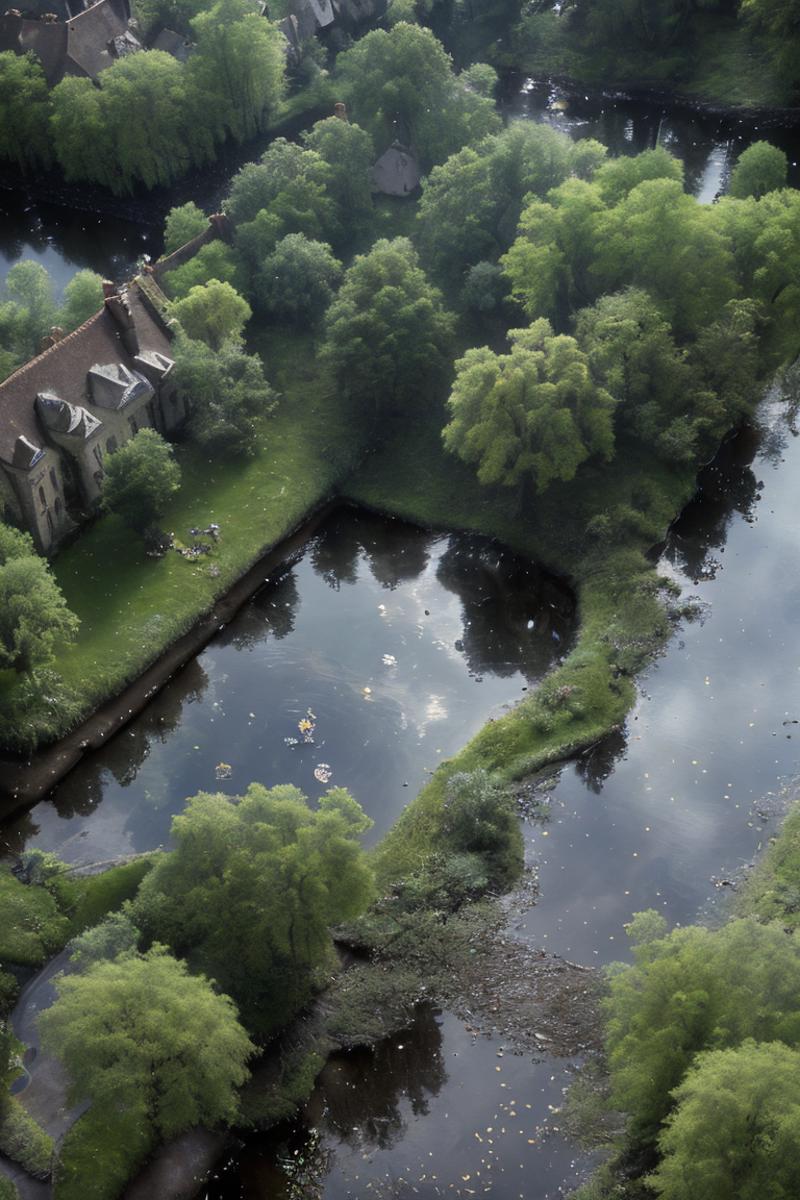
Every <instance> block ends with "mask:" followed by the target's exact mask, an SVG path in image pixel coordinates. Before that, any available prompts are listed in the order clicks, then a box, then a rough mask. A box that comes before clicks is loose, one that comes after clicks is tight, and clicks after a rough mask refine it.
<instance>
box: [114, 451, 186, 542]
mask: <svg viewBox="0 0 800 1200" xmlns="http://www.w3.org/2000/svg"><path fill="white" fill-rule="evenodd" d="M105 470H106V477H105V482H104V484H103V507H104V509H105V510H106V511H107V512H113V513H118V514H119V516H121V517H122V519H123V521H125V523H126V524H127V525H130V526H131V528H132V529H135V530H137V532H139V533H144V532H145V531H146V530H147V529H148V527H149V526H151V525H152V524H153V523H154V521H155V520H156V519H157V518H158V517H160V516H161V514H162V513H163V512H164V510H165V508H166V507H167V505H168V504H169V501H170V500H171V499H172V497H173V496H174V495H175V493H176V492H177V490H178V488H179V487H180V481H181V472H180V467H179V466H178V464H177V463H176V462H175V458H174V456H173V452H172V447H171V446H170V445H168V443H167V442H165V441H164V439H163V438H162V437H161V436H160V434H158V433H156V431H155V430H154V429H140V430H139V432H138V433H137V434H136V435H135V436H134V437H132V438H131V440H130V441H129V442H126V443H125V445H124V446H120V448H119V450H115V451H114V453H113V454H109V455H108V456H107V457H106V460H105Z"/></svg>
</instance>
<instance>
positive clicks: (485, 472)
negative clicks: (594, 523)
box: [442, 319, 614, 492]
mask: <svg viewBox="0 0 800 1200" xmlns="http://www.w3.org/2000/svg"><path fill="white" fill-rule="evenodd" d="M508 338H509V342H510V344H511V351H510V353H509V354H496V353H495V352H494V351H493V350H490V349H489V347H488V346H484V347H482V348H480V349H472V350H468V351H467V353H466V354H465V355H464V357H463V358H460V359H459V360H458V361H457V362H456V378H455V382H454V384H453V390H452V393H451V395H450V399H449V400H448V402H447V403H448V408H449V410H450V416H451V419H450V423H449V424H448V425H446V426H445V428H444V430H443V433H442V437H443V439H444V444H445V448H446V449H447V450H449V451H450V452H451V453H454V454H457V455H458V456H459V458H461V459H463V460H464V462H467V463H472V464H474V465H475V466H476V469H477V474H478V479H479V480H480V482H481V483H484V484H501V485H503V486H506V487H520V486H522V487H527V486H530V485H532V486H533V487H534V488H535V490H536V491H538V492H543V491H544V490H545V489H546V488H547V487H548V486H549V485H550V484H551V483H552V482H553V481H554V480H556V479H562V480H566V479H572V478H573V477H574V475H575V472H576V471H577V469H578V467H579V466H580V464H581V463H582V462H584V461H585V460H586V459H587V458H589V457H590V455H593V454H598V455H600V456H601V457H603V458H605V459H610V458H611V457H612V455H613V452H614V434H613V426H612V413H613V409H614V400H613V399H612V397H611V396H610V395H609V394H608V392H607V391H605V389H603V388H601V387H598V386H597V384H596V383H595V382H594V380H593V379H592V376H591V373H590V370H589V362H588V359H587V357H586V355H585V354H584V353H583V351H581V349H580V348H579V346H578V343H577V342H576V341H575V339H574V338H571V337H567V336H565V335H561V336H556V335H554V333H553V330H552V327H551V325H550V323H549V322H548V321H546V320H544V319H542V320H539V321H536V322H535V323H534V324H533V325H531V326H530V328H529V329H514V330H511V332H510V333H509V335H508Z"/></svg>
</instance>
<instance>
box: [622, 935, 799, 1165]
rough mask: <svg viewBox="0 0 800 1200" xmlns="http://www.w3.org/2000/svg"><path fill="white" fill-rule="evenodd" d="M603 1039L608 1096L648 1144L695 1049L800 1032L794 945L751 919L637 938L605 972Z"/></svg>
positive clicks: (789, 1039)
mask: <svg viewBox="0 0 800 1200" xmlns="http://www.w3.org/2000/svg"><path fill="white" fill-rule="evenodd" d="M609 986H610V996H609V999H608V1001H607V1014H608V1025H607V1035H606V1048H607V1053H608V1061H609V1066H610V1069H611V1078H612V1085H613V1092H612V1099H613V1101H614V1103H615V1104H616V1106H617V1107H618V1108H621V1109H623V1110H624V1111H626V1112H628V1113H630V1114H631V1124H630V1131H631V1134H632V1136H633V1138H634V1139H635V1141H636V1142H638V1143H645V1144H649V1143H651V1142H653V1141H654V1139H655V1138H656V1136H657V1134H658V1131H659V1127H660V1126H661V1124H662V1122H663V1121H664V1119H665V1118H666V1116H667V1115H668V1113H669V1111H670V1108H671V1105H672V1102H671V1100H670V1093H671V1092H672V1091H673V1089H674V1088H676V1087H677V1086H678V1085H679V1084H680V1082H681V1080H682V1079H683V1077H684V1074H685V1073H686V1071H687V1069H688V1068H689V1066H690V1065H691V1063H692V1061H693V1059H694V1057H695V1055H697V1054H698V1053H700V1052H701V1051H703V1050H712V1049H726V1048H728V1047H732V1046H737V1045H739V1044H740V1043H741V1042H742V1041H744V1039H745V1038H747V1037H757V1038H758V1039H759V1040H761V1041H774V1040H782V1041H785V1042H786V1043H787V1045H794V1044H796V1043H797V1042H798V1041H799V1040H800V1014H799V1013H798V1009H797V995H798V987H800V946H799V945H798V943H797V941H796V940H795V939H793V938H790V937H788V936H787V935H786V934H785V933H784V932H783V931H782V930H780V929H777V928H775V927H771V926H763V925H759V924H757V923H756V922H755V921H751V920H736V921H731V922H730V923H729V924H727V925H725V926H724V927H723V928H722V929H720V930H717V931H715V932H711V931H709V930H707V929H703V928H700V927H698V926H689V927H687V928H685V929H676V930H674V931H673V932H672V933H671V934H669V936H668V937H665V938H661V939H656V940H645V941H642V942H641V943H640V944H639V945H637V946H636V947H635V949H634V964H633V965H632V966H630V967H626V968H624V969H623V970H622V971H620V973H618V974H616V975H614V976H613V977H612V978H611V980H610V985H609Z"/></svg>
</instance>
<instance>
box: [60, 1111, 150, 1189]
mask: <svg viewBox="0 0 800 1200" xmlns="http://www.w3.org/2000/svg"><path fill="white" fill-rule="evenodd" d="M154 1145H155V1140H154V1136H153V1132H152V1128H151V1126H150V1125H149V1124H148V1123H147V1122H144V1121H140V1120H138V1119H137V1117H135V1116H134V1117H131V1116H130V1115H127V1116H126V1114H124V1113H118V1112H113V1111H111V1110H109V1109H108V1108H102V1109H99V1110H95V1109H93V1108H90V1109H89V1111H88V1112H87V1113H84V1115H83V1116H82V1117H80V1118H79V1120H77V1121H76V1122H75V1124H74V1125H73V1126H72V1128H71V1129H70V1130H69V1131H68V1132H67V1134H66V1137H65V1138H64V1141H63V1142H62V1143H61V1150H60V1153H59V1156H58V1161H57V1163H56V1168H55V1172H54V1175H53V1200H118V1198H119V1196H121V1195H122V1190H123V1188H124V1186H125V1184H126V1183H127V1182H128V1180H129V1179H131V1178H132V1177H133V1176H134V1175H135V1173H136V1172H137V1171H138V1169H139V1167H140V1166H141V1165H142V1163H143V1162H144V1161H145V1159H146V1158H147V1156H148V1155H149V1154H150V1153H151V1151H152V1150H153V1147H154Z"/></svg>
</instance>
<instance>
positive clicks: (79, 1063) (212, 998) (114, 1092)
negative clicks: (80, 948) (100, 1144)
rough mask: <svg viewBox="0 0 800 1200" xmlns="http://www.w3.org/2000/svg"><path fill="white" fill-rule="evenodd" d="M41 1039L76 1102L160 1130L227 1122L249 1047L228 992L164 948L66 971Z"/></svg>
mask: <svg viewBox="0 0 800 1200" xmlns="http://www.w3.org/2000/svg"><path fill="white" fill-rule="evenodd" d="M56 991H57V993H58V996H57V999H56V1000H55V1002H54V1003H53V1005H52V1006H51V1007H50V1008H48V1009H46V1010H45V1011H44V1012H42V1013H41V1015H40V1017H39V1027H40V1030H41V1036H42V1043H43V1045H44V1046H45V1047H46V1049H47V1050H48V1052H50V1053H52V1054H55V1055H56V1056H57V1057H58V1058H59V1059H60V1060H61V1062H62V1063H63V1064H64V1066H65V1068H66V1070H67V1073H68V1075H69V1078H70V1097H71V1102H72V1103H77V1102H79V1101H80V1100H82V1099H85V1098H87V1097H88V1098H89V1099H90V1100H91V1102H92V1104H93V1106H95V1107H96V1108H97V1109H98V1110H106V1111H108V1112H109V1113H118V1114H122V1113H124V1114H126V1115H133V1114H135V1115H136V1117H137V1119H138V1121H139V1122H141V1124H143V1125H144V1126H145V1127H147V1126H149V1127H150V1128H151V1129H152V1130H153V1131H154V1132H155V1133H156V1134H157V1135H158V1136H159V1137H160V1138H169V1137H174V1136H175V1135H176V1134H178V1133H181V1132H182V1131H183V1130H185V1129H188V1128H190V1126H192V1125H196V1124H200V1123H208V1124H212V1125H213V1124H216V1123H217V1122H220V1121H222V1122H230V1121H231V1120H232V1119H233V1117H234V1116H235V1113H236V1088H238V1087H239V1086H241V1084H242V1083H243V1082H244V1080H245V1079H246V1078H247V1069H246V1066H245V1063H246V1062H247V1060H248V1058H249V1057H250V1055H251V1054H252V1052H253V1047H252V1045H251V1043H250V1041H249V1040H248V1038H247V1035H246V1034H245V1032H244V1030H243V1029H242V1027H241V1025H240V1024H239V1022H238V1021H237V1019H236V1010H235V1008H234V1006H233V1004H232V1003H231V1001H230V1000H229V999H228V997H227V996H221V995H218V994H217V993H215V992H214V991H213V990H212V987H211V985H210V984H209V982H208V980H206V979H205V978H204V977H203V976H201V975H190V974H189V973H188V970H187V968H186V966H185V965H184V964H183V963H180V962H178V961H177V960H176V959H174V958H171V957H170V956H169V955H168V954H166V953H165V952H164V950H163V948H160V947H159V948H154V949H152V950H151V951H150V952H149V953H148V954H146V955H143V956H141V955H134V954H127V955H123V956H122V957H120V958H117V959H114V960H113V961H106V962H97V963H95V964H94V966H91V967H89V969H88V970H86V971H85V972H83V973H81V974H78V975H67V976H62V977H60V978H59V979H58V980H57V982H56Z"/></svg>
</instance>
